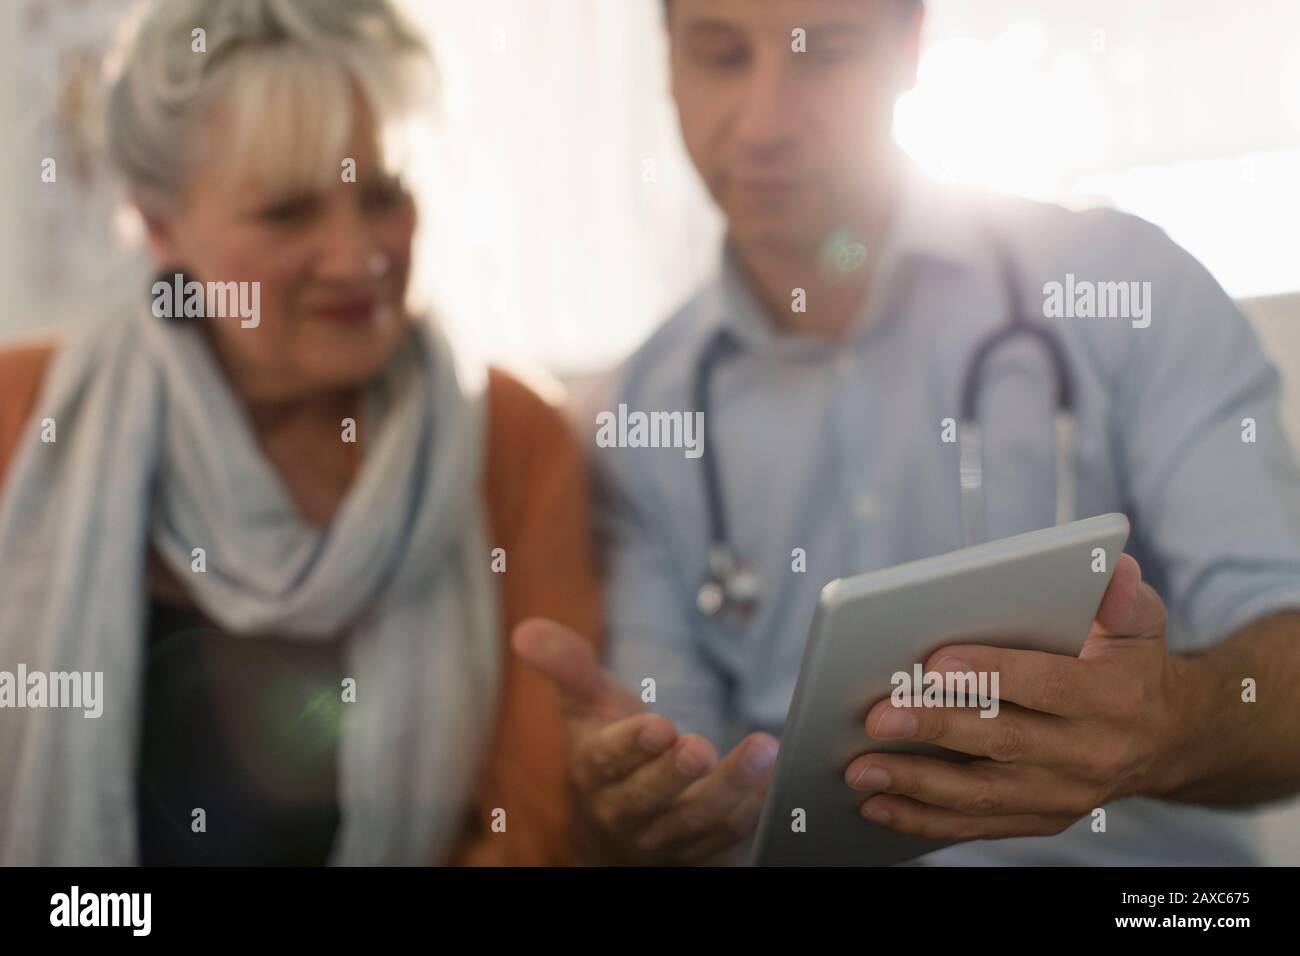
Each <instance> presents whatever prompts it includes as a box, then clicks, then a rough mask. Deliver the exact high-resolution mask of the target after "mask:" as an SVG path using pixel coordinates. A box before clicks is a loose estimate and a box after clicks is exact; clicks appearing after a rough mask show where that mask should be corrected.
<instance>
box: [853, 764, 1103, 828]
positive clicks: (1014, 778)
mask: <svg viewBox="0 0 1300 956" xmlns="http://www.w3.org/2000/svg"><path fill="white" fill-rule="evenodd" d="M844 781H845V782H846V783H847V784H848V785H849V786H850V787H852V788H853V789H854V790H857V791H859V792H860V793H861V794H862V796H863V800H864V801H865V800H867V799H869V798H870V797H871V796H872V795H874V794H877V793H888V794H893V795H894V796H899V797H907V798H908V799H909V800H914V801H916V802H917V803H924V804H928V805H930V806H934V807H941V808H943V809H947V810H955V811H957V812H958V813H964V814H968V815H971V816H978V817H987V816H1003V815H1008V814H1010V815H1019V814H1038V815H1047V816H1069V815H1070V814H1077V813H1078V812H1079V811H1078V804H1079V802H1080V797H1079V791H1077V790H1076V789H1073V788H1071V787H1070V786H1068V785H1067V784H1066V783H1065V781H1064V780H1062V779H1061V778H1060V777H1058V776H1057V775H1056V774H1054V773H1052V772H1050V771H1047V770H1043V769H1041V768H1037V767H1021V766H1017V765H1014V764H998V763H990V762H988V761H975V762H973V763H964V764H958V763H953V762H952V761H948V760H938V759H935V758H933V757H917V756H910V755H902V754H881V753H875V754H863V755H862V756H861V757H858V758H857V759H855V760H854V761H852V762H851V763H850V764H849V765H848V767H847V768H846V769H845V771H844ZM1098 799H1100V795H1098Z"/></svg>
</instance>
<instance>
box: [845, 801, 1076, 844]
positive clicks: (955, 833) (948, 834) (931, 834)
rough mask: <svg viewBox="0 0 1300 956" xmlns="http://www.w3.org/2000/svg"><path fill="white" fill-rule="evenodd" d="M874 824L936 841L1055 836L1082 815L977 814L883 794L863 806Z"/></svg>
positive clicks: (864, 811) (867, 816) (866, 816)
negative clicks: (972, 814) (930, 805)
mask: <svg viewBox="0 0 1300 956" xmlns="http://www.w3.org/2000/svg"><path fill="white" fill-rule="evenodd" d="M862 815H863V816H864V817H865V818H866V819H868V820H870V821H871V822H872V823H877V824H879V825H881V826H887V827H889V828H890V829H891V830H897V831H899V832H900V833H912V834H915V835H916V836H923V837H928V838H930V839H932V840H953V841H963V840H997V839H1003V838H1005V837H1015V836H1055V835H1056V834H1058V833H1060V832H1061V831H1063V830H1064V829H1066V828H1067V827H1068V826H1070V824H1072V823H1074V822H1075V820H1077V819H1078V818H1079V817H1078V816H1077V815H1076V816H1050V815H1046V814H1005V815H1002V816H988V817H975V816H971V815H969V814H966V813H959V812H957V811H955V810H945V809H942V808H939V807H929V806H926V805H924V804H921V803H917V802H916V801H915V800H909V799H907V798H906V797H895V796H892V795H890V794H880V795H878V796H875V797H872V798H871V799H870V800H868V801H866V802H865V803H864V804H863V805H862Z"/></svg>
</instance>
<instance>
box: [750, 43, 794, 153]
mask: <svg viewBox="0 0 1300 956" xmlns="http://www.w3.org/2000/svg"><path fill="white" fill-rule="evenodd" d="M797 86H798V84H797V83H796V82H795V78H794V77H792V76H791V75H790V67H789V64H788V63H786V62H783V60H782V58H781V57H780V56H779V55H778V56H769V57H766V58H760V59H759V61H758V62H757V63H756V64H755V66H754V69H753V71H752V72H751V74H750V77H749V82H748V83H747V84H746V86H745V88H744V91H743V93H742V100H741V102H740V107H739V115H738V117H737V122H736V141H737V145H738V146H739V147H740V149H741V151H742V152H743V153H744V154H745V155H746V157H747V158H749V159H752V160H755V161H760V162H761V161H772V160H774V159H778V158H780V156H781V155H782V154H784V153H787V152H789V151H790V150H792V149H793V148H795V147H796V146H797V145H798V143H799V129H800V121H801V116H800V105H799V103H798V97H797V96H796V95H794V93H793V91H795V90H796V88H797Z"/></svg>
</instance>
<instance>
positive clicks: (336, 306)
mask: <svg viewBox="0 0 1300 956" xmlns="http://www.w3.org/2000/svg"><path fill="white" fill-rule="evenodd" d="M378 311H379V300H378V299H351V300H349V301H347V302H335V303H332V304H330V305H324V306H319V307H317V308H316V309H315V310H314V312H313V314H314V315H315V316H316V317H317V318H321V319H325V320H326V321H329V322H341V323H344V324H347V325H359V324H362V323H365V322H370V321H371V320H373V319H374V318H375V316H376V314H377V313H378Z"/></svg>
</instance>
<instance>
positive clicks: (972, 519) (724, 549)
mask: <svg viewBox="0 0 1300 956" xmlns="http://www.w3.org/2000/svg"><path fill="white" fill-rule="evenodd" d="M1000 246H1001V244H1000V243H997V242H995V243H994V248H995V249H999V253H998V270H999V273H1000V279H1001V282H1002V287H1003V290H1004V294H1005V296H1006V298H1007V300H1008V302H1009V303H1010V305H1011V319H1010V321H1008V322H1007V324H1006V325H1004V326H1003V327H1002V328H1000V329H998V330H997V331H995V332H992V333H990V334H989V335H987V336H986V337H985V338H983V339H982V340H981V341H980V342H979V344H977V345H976V347H975V349H974V350H973V352H972V353H971V358H970V361H969V362H968V363H967V366H966V373H965V378H964V381H963V382H962V388H961V392H960V396H961V404H960V413H961V417H960V419H959V421H958V426H957V440H958V445H959V449H960V459H959V462H960V464H959V471H960V476H959V477H960V490H961V500H960V507H961V532H962V543H963V544H964V545H970V544H978V543H979V542H982V541H984V540H985V527H984V457H983V440H982V433H981V426H980V418H979V396H980V389H981V386H982V385H983V384H984V374H985V369H986V368H987V367H988V363H989V360H990V358H991V357H992V356H993V354H994V353H995V352H996V351H997V350H998V349H1000V348H1002V347H1004V346H1005V345H1007V343H1009V342H1011V341H1013V340H1016V339H1021V338H1027V339H1030V340H1032V341H1033V342H1034V343H1035V344H1036V346H1037V347H1038V348H1040V349H1041V350H1042V352H1043V354H1044V355H1045V356H1046V357H1047V360H1048V364H1049V365H1050V367H1051V370H1052V377H1053V382H1054V386H1055V392H1056V400H1055V426H1056V456H1057V457H1056V523H1057V524H1066V523H1067V522H1069V521H1071V520H1072V519H1073V515H1074V493H1075V492H1074V470H1073V467H1072V463H1073V457H1072V446H1073V440H1074V380H1073V376H1072V375H1071V374H1070V365H1069V361H1068V360H1067V358H1066V354H1065V346H1064V345H1063V344H1062V342H1061V339H1060V336H1058V335H1057V334H1056V332H1055V331H1054V330H1053V329H1052V328H1050V327H1049V326H1047V325H1046V324H1044V323H1042V322H1039V321H1036V320H1034V319H1032V318H1030V317H1029V313H1028V311H1027V310H1026V309H1025V306H1024V302H1023V301H1022V299H1021V296H1020V293H1019V286H1018V284H1017V282H1016V277H1015V271H1014V269H1013V266H1012V263H1011V258H1010V255H1009V254H1008V253H1007V252H1006V251H1005V250H1002V249H1001V248H1000ZM737 349H738V346H737V343H736V340H735V338H734V337H733V336H732V334H731V333H730V332H729V331H727V330H725V329H724V330H721V331H719V332H717V333H715V334H714V336H713V337H712V338H711V339H710V340H709V342H708V344H707V345H706V347H705V349H704V351H703V353H702V354H701V355H700V359H699V363H698V365H697V366H696V370H695V381H694V386H693V393H694V394H693V398H694V402H695V408H696V410H698V411H700V412H702V413H703V417H704V420H705V421H709V420H710V419H709V412H710V411H711V402H710V398H709V392H710V388H709V386H710V384H711V383H712V380H713V373H714V370H715V369H716V368H717V365H718V363H719V362H721V361H722V360H723V359H725V358H727V357H729V356H730V355H732V354H734V353H735V352H736V351H737ZM702 446H703V447H702V449H701V455H700V459H701V460H700V464H701V466H702V475H703V481H704V498H705V506H706V508H707V509H708V518H709V554H708V566H707V568H706V570H705V574H704V580H703V581H701V582H700V588H699V591H698V592H697V593H696V599H695V600H696V606H697V607H698V608H699V611H700V613H701V614H704V615H705V616H706V617H716V616H718V615H720V614H722V613H723V612H724V611H727V610H734V611H735V612H736V613H737V614H738V615H739V616H740V617H742V618H743V619H748V617H749V616H750V615H752V613H753V611H754V609H755V608H756V607H757V605H758V600H759V597H760V596H761V591H762V585H761V582H760V581H759V579H758V575H757V574H755V573H754V571H753V569H752V568H751V567H750V566H749V564H748V563H746V562H745V561H744V560H743V559H741V558H740V556H739V555H738V554H737V553H736V550H735V548H734V547H732V544H731V538H730V535H729V533H728V530H727V513H726V502H725V501H724V500H723V495H722V483H721V480H720V479H719V477H718V462H717V457H716V456H715V455H714V453H713V445H712V442H710V441H707V440H706V441H704V442H703V443H702Z"/></svg>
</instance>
